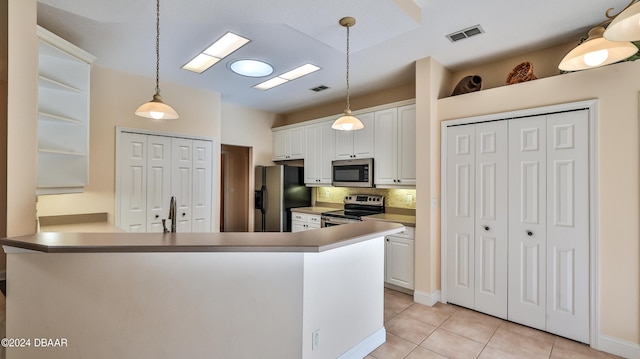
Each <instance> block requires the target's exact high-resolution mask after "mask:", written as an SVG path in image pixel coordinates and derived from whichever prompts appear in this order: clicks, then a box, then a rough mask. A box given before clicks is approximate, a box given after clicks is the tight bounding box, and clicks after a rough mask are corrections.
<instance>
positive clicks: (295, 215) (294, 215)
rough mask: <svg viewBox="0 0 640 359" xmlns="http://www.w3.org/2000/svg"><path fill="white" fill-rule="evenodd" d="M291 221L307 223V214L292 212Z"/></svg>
mask: <svg viewBox="0 0 640 359" xmlns="http://www.w3.org/2000/svg"><path fill="white" fill-rule="evenodd" d="M291 219H292V220H294V221H302V222H306V220H307V215H306V214H305V213H299V212H291Z"/></svg>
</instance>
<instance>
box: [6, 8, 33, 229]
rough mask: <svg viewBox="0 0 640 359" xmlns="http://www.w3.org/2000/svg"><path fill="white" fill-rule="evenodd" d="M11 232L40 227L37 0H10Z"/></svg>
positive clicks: (9, 192) (8, 207) (7, 203)
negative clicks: (38, 198)
mask: <svg viewBox="0 0 640 359" xmlns="http://www.w3.org/2000/svg"><path fill="white" fill-rule="evenodd" d="M8 4H9V6H8V8H9V13H10V14H11V16H9V19H8V34H9V37H8V45H9V49H10V51H9V54H8V56H9V57H8V68H9V74H8V94H7V122H8V124H7V133H8V140H7V152H6V153H7V157H8V158H7V201H6V208H7V217H6V218H7V235H8V236H17V235H23V234H32V233H34V232H35V228H36V226H35V225H36V221H35V217H36V201H35V199H36V196H35V190H36V185H37V184H36V181H37V176H36V171H37V169H36V166H37V163H36V158H37V154H36V149H37V130H36V119H37V116H38V113H37V102H38V42H37V36H36V27H35V23H36V1H35V0H9V3H8Z"/></svg>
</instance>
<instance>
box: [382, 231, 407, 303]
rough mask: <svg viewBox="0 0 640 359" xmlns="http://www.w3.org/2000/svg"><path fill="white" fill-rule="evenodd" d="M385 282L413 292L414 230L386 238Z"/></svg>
mask: <svg viewBox="0 0 640 359" xmlns="http://www.w3.org/2000/svg"><path fill="white" fill-rule="evenodd" d="M385 239H386V241H385V254H384V260H385V282H387V283H389V284H393V285H396V286H399V287H402V288H406V289H410V290H413V287H414V286H413V270H414V269H413V267H414V254H413V253H414V239H415V228H413V227H406V229H405V230H404V231H403V232H400V233H397V234H394V235H391V236H386V238H385Z"/></svg>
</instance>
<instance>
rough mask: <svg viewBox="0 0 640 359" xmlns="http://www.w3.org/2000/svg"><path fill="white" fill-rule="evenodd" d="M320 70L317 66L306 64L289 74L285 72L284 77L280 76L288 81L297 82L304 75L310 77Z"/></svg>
mask: <svg viewBox="0 0 640 359" xmlns="http://www.w3.org/2000/svg"><path fill="white" fill-rule="evenodd" d="M318 70H320V68H319V67H318V66H316V65H312V64H304V65H302V66H300V67H297V68H295V69H293V70H291V71H289V72H285V73H283V74H282V75H280V76H279V77H282V78H283V79H287V80H295V79H297V78H298V77H302V76H304V75H308V74H310V73H312V72H316V71H318Z"/></svg>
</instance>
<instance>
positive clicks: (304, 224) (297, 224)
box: [291, 211, 320, 232]
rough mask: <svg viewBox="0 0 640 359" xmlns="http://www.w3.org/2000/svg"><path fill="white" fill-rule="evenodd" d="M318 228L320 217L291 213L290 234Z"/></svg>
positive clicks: (317, 215)
mask: <svg viewBox="0 0 640 359" xmlns="http://www.w3.org/2000/svg"><path fill="white" fill-rule="evenodd" d="M316 228H320V215H319V214H311V213H301V212H295V211H291V232H302V231H308V230H311V229H316Z"/></svg>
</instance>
